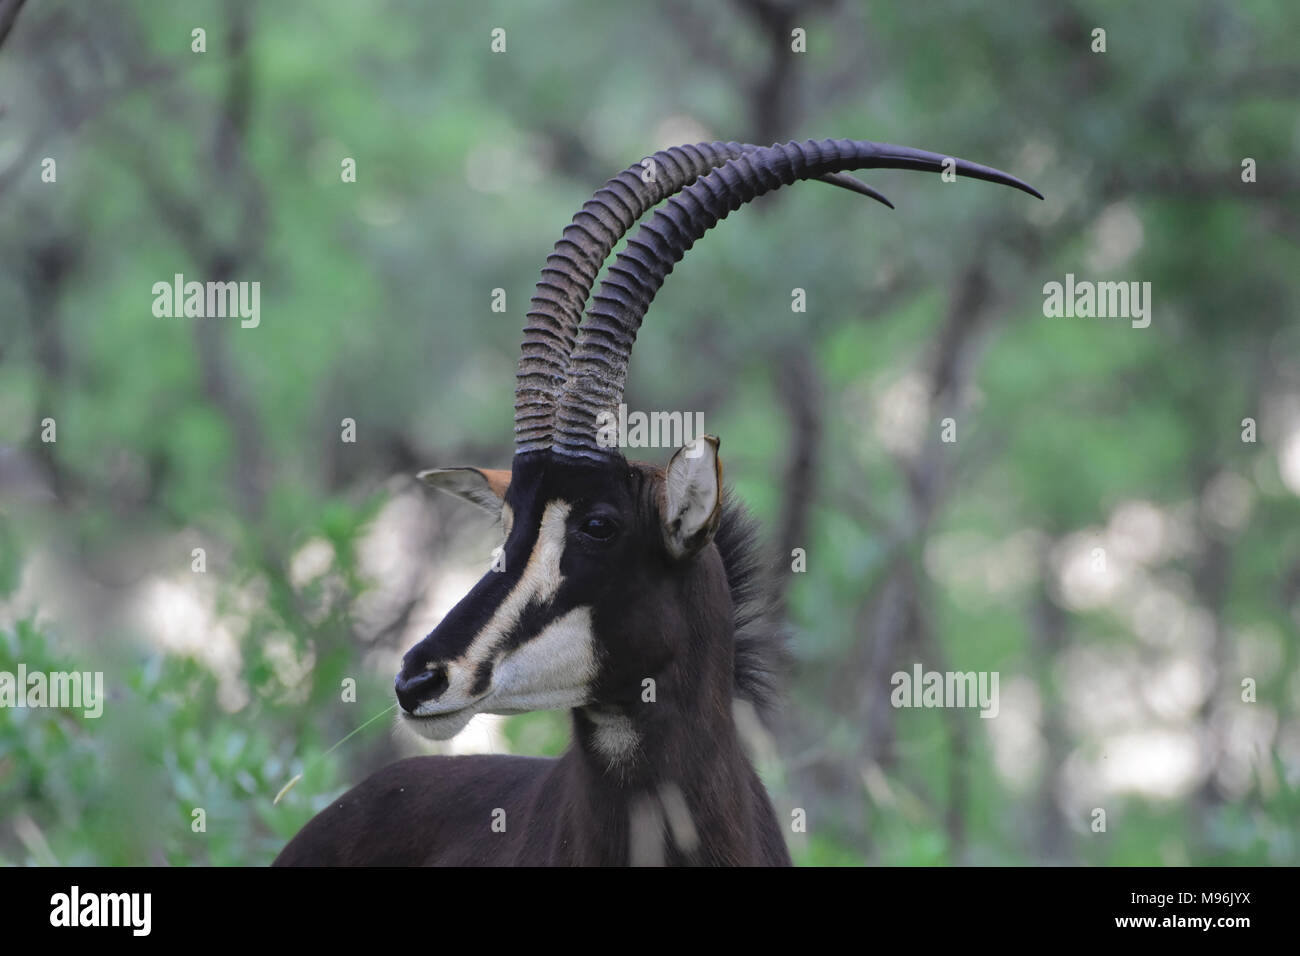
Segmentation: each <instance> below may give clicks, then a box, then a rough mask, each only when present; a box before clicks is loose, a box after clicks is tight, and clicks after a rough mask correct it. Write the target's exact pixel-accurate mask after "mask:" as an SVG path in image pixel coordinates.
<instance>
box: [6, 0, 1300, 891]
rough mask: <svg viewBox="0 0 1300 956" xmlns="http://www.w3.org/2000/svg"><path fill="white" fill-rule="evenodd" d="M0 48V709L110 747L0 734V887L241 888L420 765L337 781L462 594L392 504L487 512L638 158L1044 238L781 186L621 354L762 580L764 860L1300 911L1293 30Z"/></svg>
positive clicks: (1092, 23)
mask: <svg viewBox="0 0 1300 956" xmlns="http://www.w3.org/2000/svg"><path fill="white" fill-rule="evenodd" d="M498 27H499V28H503V29H504V30H505V31H506V33H505V39H506V51H505V52H504V53H493V52H492V51H491V49H490V43H491V31H492V30H493V29H494V28H498ZM196 28H202V29H203V30H205V32H206V52H204V53H195V52H193V51H192V49H191V46H192V42H193V40H192V36H193V35H192V31H193V30H195V29H196ZM796 28H799V29H803V30H805V31H806V37H807V52H805V53H794V52H792V51H791V31H792V30H794V29H796ZM1096 28H1102V29H1104V30H1105V31H1106V34H1105V35H1106V51H1105V52H1104V53H1101V52H1094V51H1093V49H1092V48H1093V45H1094V36H1093V30H1094V29H1096ZM0 34H2V35H3V47H2V48H0V348H2V349H3V351H2V353H0V670H14V669H15V667H16V665H17V663H18V662H20V661H21V662H23V663H25V664H26V665H27V667H28V668H29V669H33V670H34V669H46V670H60V669H76V670H102V671H103V672H104V673H105V678H106V681H107V686H108V693H109V700H108V702H107V704H106V707H105V712H104V715H103V717H102V718H100V719H98V720H89V719H84V718H83V717H82V716H81V715H79V714H76V713H71V712H64V711H52V710H44V711H41V710H13V709H0V861H3V862H6V863H17V864H22V863H36V864H264V863H267V862H269V861H270V860H271V859H272V857H273V856H274V854H275V853H276V852H277V851H278V850H279V848H280V847H281V846H282V845H283V843H284V842H285V841H286V840H287V839H288V838H289V837H290V836H291V835H292V834H293V833H294V832H295V831H296V830H297V828H298V827H300V826H301V825H302V824H303V823H304V822H305V821H306V820H307V819H308V818H309V817H310V816H311V815H312V813H313V812H314V811H316V810H317V809H319V808H321V807H322V806H324V805H325V804H326V803H327V802H328V801H329V800H330V799H331V798H332V797H333V796H335V795H337V794H338V793H340V792H341V791H342V790H343V789H344V788H346V787H347V786H350V785H351V784H353V783H356V782H358V781H359V780H360V779H361V778H362V777H363V776H364V775H365V774H366V773H368V772H370V771H372V770H374V769H376V768H378V767H379V766H381V765H383V764H384V763H386V762H388V761H391V760H393V759H395V758H397V757H398V756H400V755H405V754H410V753H415V752H420V750H421V748H422V747H427V746H428V745H427V744H417V743H416V742H414V741H413V740H408V739H406V738H405V737H404V736H402V735H400V734H398V733H397V732H396V731H395V729H394V727H393V721H392V715H391V714H387V715H384V716H382V717H380V719H378V720H377V721H376V722H375V723H374V724H372V725H370V726H369V727H367V728H366V729H364V730H363V731H362V732H360V733H359V734H357V735H356V736H355V737H353V738H351V739H350V740H348V741H347V742H346V743H345V744H343V745H342V746H341V747H338V748H337V749H334V750H330V749H329V748H331V747H332V745H334V744H335V743H336V742H337V741H339V740H340V738H342V737H343V736H344V735H346V734H348V733H349V732H350V731H352V730H354V729H356V728H357V727H359V726H361V725H362V724H363V723H364V722H365V721H366V720H368V719H370V718H372V717H375V716H376V715H379V714H382V713H383V712H384V711H385V709H386V708H388V707H390V706H391V705H392V691H391V684H392V677H393V674H394V673H395V671H396V668H397V662H398V660H399V658H400V655H401V654H402V652H403V651H404V650H405V649H406V648H407V647H409V646H410V645H411V644H412V643H413V642H414V641H415V640H417V639H418V638H419V637H420V636H422V635H423V634H425V633H426V632H427V631H428V630H429V629H430V628H431V627H432V626H433V625H434V624H435V623H436V622H437V620H438V619H439V617H440V616H441V615H442V614H443V613H445V611H446V610H447V609H448V608H449V607H450V606H451V605H452V604H453V603H454V602H455V601H456V600H457V599H458V598H459V597H460V596H461V595H462V594H463V593H464V591H465V590H466V589H467V588H468V587H469V586H470V584H471V583H472V582H473V581H474V580H476V579H477V577H478V576H479V575H480V574H481V573H482V572H483V571H484V570H485V568H486V565H487V562H488V560H489V554H490V551H491V549H492V548H493V547H494V546H495V545H496V543H497V539H498V536H499V534H500V531H499V529H498V528H495V527H493V525H492V524H491V522H490V521H489V520H488V519H487V518H486V517H483V516H481V515H480V514H478V513H477V512H476V511H475V510H474V509H472V508H468V507H466V506H464V505H463V504H461V503H459V502H456V501H454V500H452V499H445V500H443V499H440V498H437V497H435V496H433V495H432V494H431V493H429V492H427V491H426V490H424V489H422V488H421V487H419V486H418V485H417V484H416V483H415V482H414V480H413V478H412V475H413V474H414V473H415V472H416V471H417V470H419V469H421V468H425V467H431V466H437V465H460V464H477V465H484V466H489V467H504V466H507V465H508V463H509V460H510V452H511V443H510V442H511V395H512V392H511V389H512V386H513V366H514V362H515V358H516V350H517V348H518V341H519V332H520V328H521V327H522V323H523V312H524V310H525V309H526V306H527V301H528V298H529V295H530V293H531V289H532V285H533V283H534V282H535V281H536V278H537V272H538V269H539V268H540V266H541V264H542V262H543V260H544V258H545V256H546V254H547V252H548V251H549V250H550V247H551V244H552V243H553V242H554V241H555V239H556V238H558V236H559V233H560V230H561V229H562V227H563V226H564V225H565V224H566V223H567V222H568V220H569V218H570V216H571V215H572V214H573V212H574V211H575V210H576V209H577V208H578V207H579V206H580V204H581V203H582V202H583V201H584V200H585V198H586V197H587V196H588V195H590V193H591V192H592V191H593V190H594V189H595V188H596V187H597V186H599V185H600V184H601V183H602V182H604V180H605V179H607V178H608V177H609V176H611V175H613V174H614V173H616V172H617V171H619V170H621V169H623V168H625V167H626V166H628V165H629V164H631V163H633V162H636V161H638V160H639V159H640V158H641V157H643V156H645V155H647V154H649V153H650V152H652V151H654V150H655V149H658V148H662V147H665V146H669V145H674V144H677V143H683V142H696V141H700V140H713V139H726V140H731V139H734V140H740V141H746V142H757V143H768V142H772V141H776V140H785V139H790V138H807V137H826V136H835V137H851V138H860V139H875V140H880V141H886V142H896V143H902V144H907V145H913V146H918V147H922V148H927V149H933V150H936V151H939V152H944V153H948V154H953V155H958V156H963V157H966V158H969V159H972V160H975V161H978V162H983V163H988V164H992V165H996V166H999V167H1001V168H1004V169H1007V170H1009V171H1011V172H1013V173H1014V174H1016V175H1018V176H1021V177H1022V178H1025V179H1027V180H1029V181H1030V182H1032V183H1034V184H1035V185H1037V186H1038V187H1039V188H1040V189H1041V190H1042V191H1043V192H1044V193H1045V194H1046V196H1047V201H1046V202H1042V203H1040V202H1037V201H1036V200H1033V199H1031V198H1030V197H1027V196H1024V195H1023V194H1020V193H1015V192H1012V191H1010V190H1006V189H1002V188H1000V187H995V186H992V185H989V184H984V183H976V182H970V181H958V183H957V184H955V185H952V184H944V183H942V182H941V181H940V180H939V178H938V177H936V176H933V175H927V174H920V173H912V172H878V173H868V174H866V178H867V179H868V180H869V181H870V182H871V183H872V184H874V185H875V186H877V187H878V188H881V189H882V190H884V191H885V192H886V193H887V194H888V195H889V196H890V197H891V198H892V199H893V200H894V202H895V203H896V204H897V206H898V210H897V211H896V212H892V213H891V212H889V211H888V210H886V209H884V208H883V207H881V206H878V205H876V204H873V203H870V202H868V201H866V200H863V199H859V198H857V197H853V196H850V195H849V194H847V193H841V192H839V191H837V190H834V189H831V188H829V187H826V186H823V185H820V184H816V183H808V184H799V185H797V186H795V187H792V188H790V189H786V190H782V191H781V192H779V193H777V194H774V195H772V196H769V197H766V198H764V199H762V200H759V201H758V202H756V203H755V204H753V205H752V206H751V207H749V208H746V209H744V210H743V211H741V212H739V213H737V214H736V215H735V216H733V217H732V218H731V219H729V220H728V221H727V222H725V223H723V224H722V225H721V226H720V227H719V228H718V229H717V230H716V231H714V232H711V233H710V234H709V235H708V236H707V237H706V238H705V239H704V240H703V241H701V243H700V244H699V245H698V246H697V248H696V249H695V250H694V251H693V252H692V253H691V254H690V256H689V257H688V258H687V259H686V261H685V262H684V263H683V264H682V265H680V266H679V267H678V268H677V269H676V270H675V272H674V274H673V276H672V277H671V279H670V280H669V282H668V283H667V285H666V287H665V289H664V291H663V293H662V294H661V295H660V296H659V297H658V299H657V300H656V302H655V303H654V306H653V308H652V310H651V312H650V316H649V319H648V321H647V324H646V326H645V328H644V330H643V332H642V335H641V339H640V342H639V344H638V348H637V356H636V360H635V361H634V363H633V368H632V375H631V381H630V386H629V392H628V401H629V404H630V405H631V406H632V407H633V408H641V409H653V408H671V409H698V410H702V411H703V412H704V414H705V422H706V425H707V427H708V430H709V431H711V432H714V433H716V434H718V435H720V436H721V437H722V440H723V446H722V451H723V457H724V459H725V462H726V467H727V475H728V477H729V479H730V480H731V481H732V482H733V484H734V486H735V488H736V489H737V491H738V493H739V494H740V496H741V497H743V498H744V499H745V500H746V501H747V502H748V503H749V504H750V506H751V507H752V509H753V510H754V511H755V512H756V513H757V514H758V515H759V516H760V517H761V518H762V520H763V523H764V526H765V528H766V530H767V532H768V536H769V540H770V547H771V551H772V555H773V559H774V561H777V562H778V564H779V565H780V566H781V567H783V568H785V572H784V573H776V574H774V575H773V577H772V580H771V582H770V587H771V588H772V589H773V590H774V591H775V593H776V595H777V597H778V598H779V600H780V601H781V603H782V604H783V605H784V606H785V608H786V611H787V614H788V617H789V621H790V624H791V627H792V630H793V633H794V641H793V648H794V651H795V656H796V660H797V670H796V672H795V674H794V677H793V680H792V685H791V689H790V699H789V704H788V706H787V708H786V711H785V713H784V715H783V717H782V718H781V721H780V724H779V726H778V727H777V728H776V729H775V730H774V732H773V733H772V734H771V735H770V737H768V738H766V739H765V741H764V745H763V746H762V747H761V748H760V753H759V755H758V757H759V760H760V766H761V768H762V772H763V775H764V779H765V781H766V783H767V785H768V787H769V790H770V792H771V793H772V795H773V799H774V801H775V803H776V805H777V808H778V812H779V813H780V814H781V815H782V816H783V818H786V819H789V814H790V810H791V809H792V808H796V807H798V808H803V809H804V810H806V812H807V820H808V827H807V832H806V833H795V834H791V835H790V842H791V847H792V851H793V852H794V854H795V857H796V860H797V861H798V862H800V863H804V864H863V863H866V864H872V865H903V864H1026V863H1029V864H1064V863H1086V864H1110V865H1116V864H1121V865H1122V864H1170V865H1176V864H1226V863H1248V864H1295V863H1297V862H1300V836H1298V834H1297V820H1298V819H1300V669H1298V667H1297V663H1298V662H1297V628H1298V627H1300V364H1298V363H1297V361H1296V357H1297V355H1300V324H1298V323H1297V321H1296V317H1297V314H1300V284H1298V283H1297V279H1296V276H1297V274H1300V252H1298V246H1297V239H1298V238H1300V204H1298V203H1297V197H1298V194H1297V172H1296V170H1297V167H1298V164H1297V154H1298V153H1300V111H1297V101H1298V100H1300V96H1298V94H1300V62H1298V61H1297V56H1296V51H1297V49H1300V6H1297V5H1296V4H1294V3H1290V2H1286V0H1276V2H1267V0H1250V2H1224V0H1198V2H1182V3H1163V2H1152V3H1142V4H1133V3H1128V2H1119V0H1115V2H1086V0H1067V2H1058V3H1051V4H1039V3H1023V4H997V5H986V4H977V3H970V2H966V0H938V2H933V3H924V4H921V3H862V2H854V0H816V2H795V0H733V2H716V3H709V4H702V3H687V2H685V0H665V2H661V3H652V4H611V3H605V2H599V0H567V2H553V3H545V4H516V3H503V2H492V0H488V2H476V3H459V4H448V3H428V2H417V0H385V2H375V3H364V4H363V3H354V2H348V0H310V2H309V0H285V2H275V3H270V2H263V3H254V2H237V0H233V2H217V0H209V2H197V0H196V2H187V3H162V2H144V0H140V2H128V0H96V2H94V3H88V2H75V3H73V2H56V0H28V2H27V3H26V4H19V3H16V2H15V0H2V2H0ZM47 157H48V158H53V159H54V160H55V161H56V164H57V166H56V169H57V179H56V181H55V182H53V183H49V182H43V181H42V178H41V170H42V160H44V159H45V158H47ZM348 157H350V158H353V159H354V160H355V161H356V167H357V177H356V178H357V181H356V182H355V183H345V182H342V181H341V180H342V177H341V175H340V170H341V163H342V161H343V160H344V159H345V158H348ZM1246 158H1251V159H1253V160H1254V161H1255V164H1256V169H1257V180H1256V181H1255V182H1253V183H1246V182H1243V181H1242V163H1243V160H1244V159H1246ZM178 272H179V273H183V274H184V275H185V276H186V278H187V279H195V280H198V281H208V280H214V279H235V280H246V281H252V280H256V281H259V282H260V283H261V324H260V326H259V327H258V328H256V329H243V328H240V327H239V325H238V322H237V321H235V320H230V319H183V318H182V319H163V318H156V317H155V316H154V315H153V314H152V311H151V308H152V304H153V295H152V292H151V289H152V286H153V283H155V282H158V281H169V280H170V279H171V277H172V276H173V275H174V274H175V273H178ZM1067 273H1074V274H1075V275H1076V276H1077V277H1078V278H1080V279H1091V280H1124V281H1145V282H1150V283H1151V285H1152V289H1153V297H1154V307H1153V312H1152V322H1151V325H1150V327H1149V328H1146V329H1134V328H1132V327H1131V326H1130V324H1129V322H1128V321H1126V320H1123V319H1084V318H1074V319H1066V318H1046V317H1044V315H1043V291H1042V287H1043V285H1044V283H1047V282H1052V281H1058V282H1059V281H1063V280H1064V278H1065V275H1066V274H1067ZM796 287H797V288H802V289H804V290H806V294H807V311H806V312H805V313H793V312H792V311H791V290H792V289H794V288H796ZM494 289H503V290H505V293H506V300H507V307H508V308H507V311H506V312H505V313H504V314H502V313H497V312H493V311H492V309H491V303H492V296H493V290H494ZM948 417H951V418H953V419H955V421H956V423H957V429H958V432H957V438H958V440H957V441H956V442H955V443H951V444H945V443H943V442H941V441H940V422H941V420H942V419H944V418H948ZM46 418H52V419H54V420H55V422H56V423H57V441H56V442H54V443H48V442H43V441H41V437H40V435H41V422H42V420H43V419H46ZM345 418H350V419H353V420H355V422H356V438H357V440H356V441H355V442H354V443H347V442H344V441H342V440H341V430H342V429H341V422H342V421H343V419H345ZM1243 419H1251V420H1253V422H1254V423H1255V438H1256V440H1255V441H1253V442H1250V441H1243V432H1244V430H1245V429H1244V427H1243ZM668 454H669V452H668V451H666V450H665V451H659V452H656V451H652V452H650V454H649V456H648V457H651V458H653V459H654V460H658V461H666V459H667V456H668ZM196 548H202V549H204V554H205V556H206V571H205V572H204V573H197V572H196V571H195V570H193V567H194V558H193V553H194V549H196ZM794 548H803V549H805V551H806V554H807V570H806V572H804V573H799V574H795V573H790V572H789V563H790V562H789V557H788V556H789V555H790V553H791V551H792V550H793V549H794ZM783 556H784V557H783ZM918 662H919V663H921V664H923V665H924V666H925V667H926V668H927V669H937V670H976V671H996V672H998V673H999V674H1000V682H1001V683H1000V688H1001V700H1000V713H999V715H998V717H997V718H996V719H993V720H982V719H980V718H979V717H978V716H977V713H976V712H975V711H973V710H952V709H950V710H896V709H894V708H893V707H891V706H890V704H889V691H890V689H891V687H890V675H891V674H892V673H894V672H895V671H898V670H910V669H911V668H912V666H913V665H914V664H915V663H918ZM347 678H352V679H353V680H355V681H356V684H357V691H356V699H355V701H345V700H344V699H343V696H344V695H343V693H342V692H341V687H342V684H343V682H344V680H345V679H347ZM1247 679H1250V680H1253V681H1254V682H1255V688H1256V690H1255V700H1254V701H1253V702H1251V701H1244V700H1243V683H1242V682H1243V680H1247ZM1247 696H1248V695H1247ZM567 735H568V726H567V717H566V715H563V714H553V713H544V714H534V715H527V716H523V717H516V718H509V719H502V718H489V717H480V718H478V719H476V721H475V722H474V723H473V724H472V725H471V727H470V728H469V729H468V730H467V731H466V733H465V734H464V735H462V737H461V738H458V739H457V740H456V741H454V742H452V743H451V744H450V745H449V747H448V748H447V749H450V750H454V751H466V750H485V749H487V750H496V751H500V752H504V751H510V752H520V753H531V754H541V753H558V752H560V751H561V750H562V749H563V748H564V746H565V745H566V740H567ZM298 773H302V774H303V779H302V780H301V781H300V782H299V783H298V784H297V786H296V787H294V788H293V789H292V790H290V791H289V792H288V793H287V794H286V795H285V797H284V799H283V800H281V801H280V803H279V804H278V805H274V806H273V804H272V800H273V798H274V797H275V795H276V793H277V792H278V791H279V790H280V789H281V787H282V786H283V785H284V784H285V783H286V782H287V781H288V780H289V779H290V778H291V777H293V776H294V775H295V774H298ZM196 808H202V809H203V810H204V818H205V823H206V827H205V829H203V830H202V831H201V832H195V824H194V821H195V816H194V813H193V811H194V810H195V809H196ZM1095 808H1102V809H1105V810H1106V813H1107V816H1106V829H1105V832H1095V831H1094V829H1093V826H1092V824H1093V821H1094V819H1095V816H1094V810H1095Z"/></svg>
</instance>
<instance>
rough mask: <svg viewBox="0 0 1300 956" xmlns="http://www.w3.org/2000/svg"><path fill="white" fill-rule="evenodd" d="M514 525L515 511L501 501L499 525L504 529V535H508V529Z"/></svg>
mask: <svg viewBox="0 0 1300 956" xmlns="http://www.w3.org/2000/svg"><path fill="white" fill-rule="evenodd" d="M514 526H515V513H514V511H512V510H511V508H510V506H509V505H508V504H506V503H505V502H504V501H503V502H501V527H502V528H503V529H505V533H506V537H507V538H508V537H510V529H511V528H513V527H514Z"/></svg>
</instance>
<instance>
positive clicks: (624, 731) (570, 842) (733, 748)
mask: <svg viewBox="0 0 1300 956" xmlns="http://www.w3.org/2000/svg"><path fill="white" fill-rule="evenodd" d="M712 624H713V628H712V629H713V630H714V633H710V634H703V633H692V634H690V636H689V638H688V639H686V640H683V642H682V644H681V646H682V647H683V648H685V649H688V650H687V651H686V652H684V653H679V654H678V655H676V656H675V658H674V659H673V660H672V661H671V662H670V663H669V664H667V665H666V666H665V667H664V668H663V669H662V670H661V671H660V672H659V673H657V674H653V675H648V676H650V677H652V678H653V680H654V685H653V700H647V699H644V698H645V697H647V696H649V695H648V694H647V692H646V689H645V688H644V687H643V685H641V684H640V683H638V684H637V687H636V688H635V690H636V692H637V693H636V696H635V699H634V700H626V701H624V702H622V703H619V704H610V705H605V706H599V707H597V706H593V707H586V708H581V709H578V710H575V711H573V722H574V743H573V745H572V746H571V747H570V749H569V751H568V752H567V753H566V754H565V755H564V757H563V758H562V759H561V761H560V763H559V764H558V765H557V767H556V784H557V786H559V787H562V789H563V798H562V802H561V806H563V808H564V811H563V820H562V824H561V827H560V830H561V837H560V839H561V841H562V842H563V843H565V844H566V845H567V847H568V848H570V849H571V852H572V853H573V855H574V861H575V862H581V863H589V864H591V863H594V864H626V863H632V864H648V865H655V864H668V865H683V864H685V865H689V864H705V865H708V864H715V865H717V864H729V865H746V864H759V863H773V862H775V863H781V862H787V863H788V861H789V857H788V855H786V851H785V846H784V841H783V840H782V838H781V833H780V831H779V829H777V826H776V820H775V817H774V815H773V812H772V808H771V804H770V802H769V800H768V798H767V794H766V792H765V791H764V790H763V787H762V784H761V783H760V782H759V779H758V776H757V774H756V773H755V772H754V769H753V767H752V766H751V765H750V763H749V760H748V758H747V757H746V756H745V752H744V748H743V746H742V744H741V740H740V737H739V734H738V733H737V730H736V725H735V721H734V720H733V717H732V681H733V673H732V667H733V663H732V660H733V652H732V633H731V629H730V622H729V621H727V620H725V619H717V620H715V621H713V622H712ZM719 631H721V632H722V633H718V632H719ZM772 857H776V858H775V859H773V858H772Z"/></svg>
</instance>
